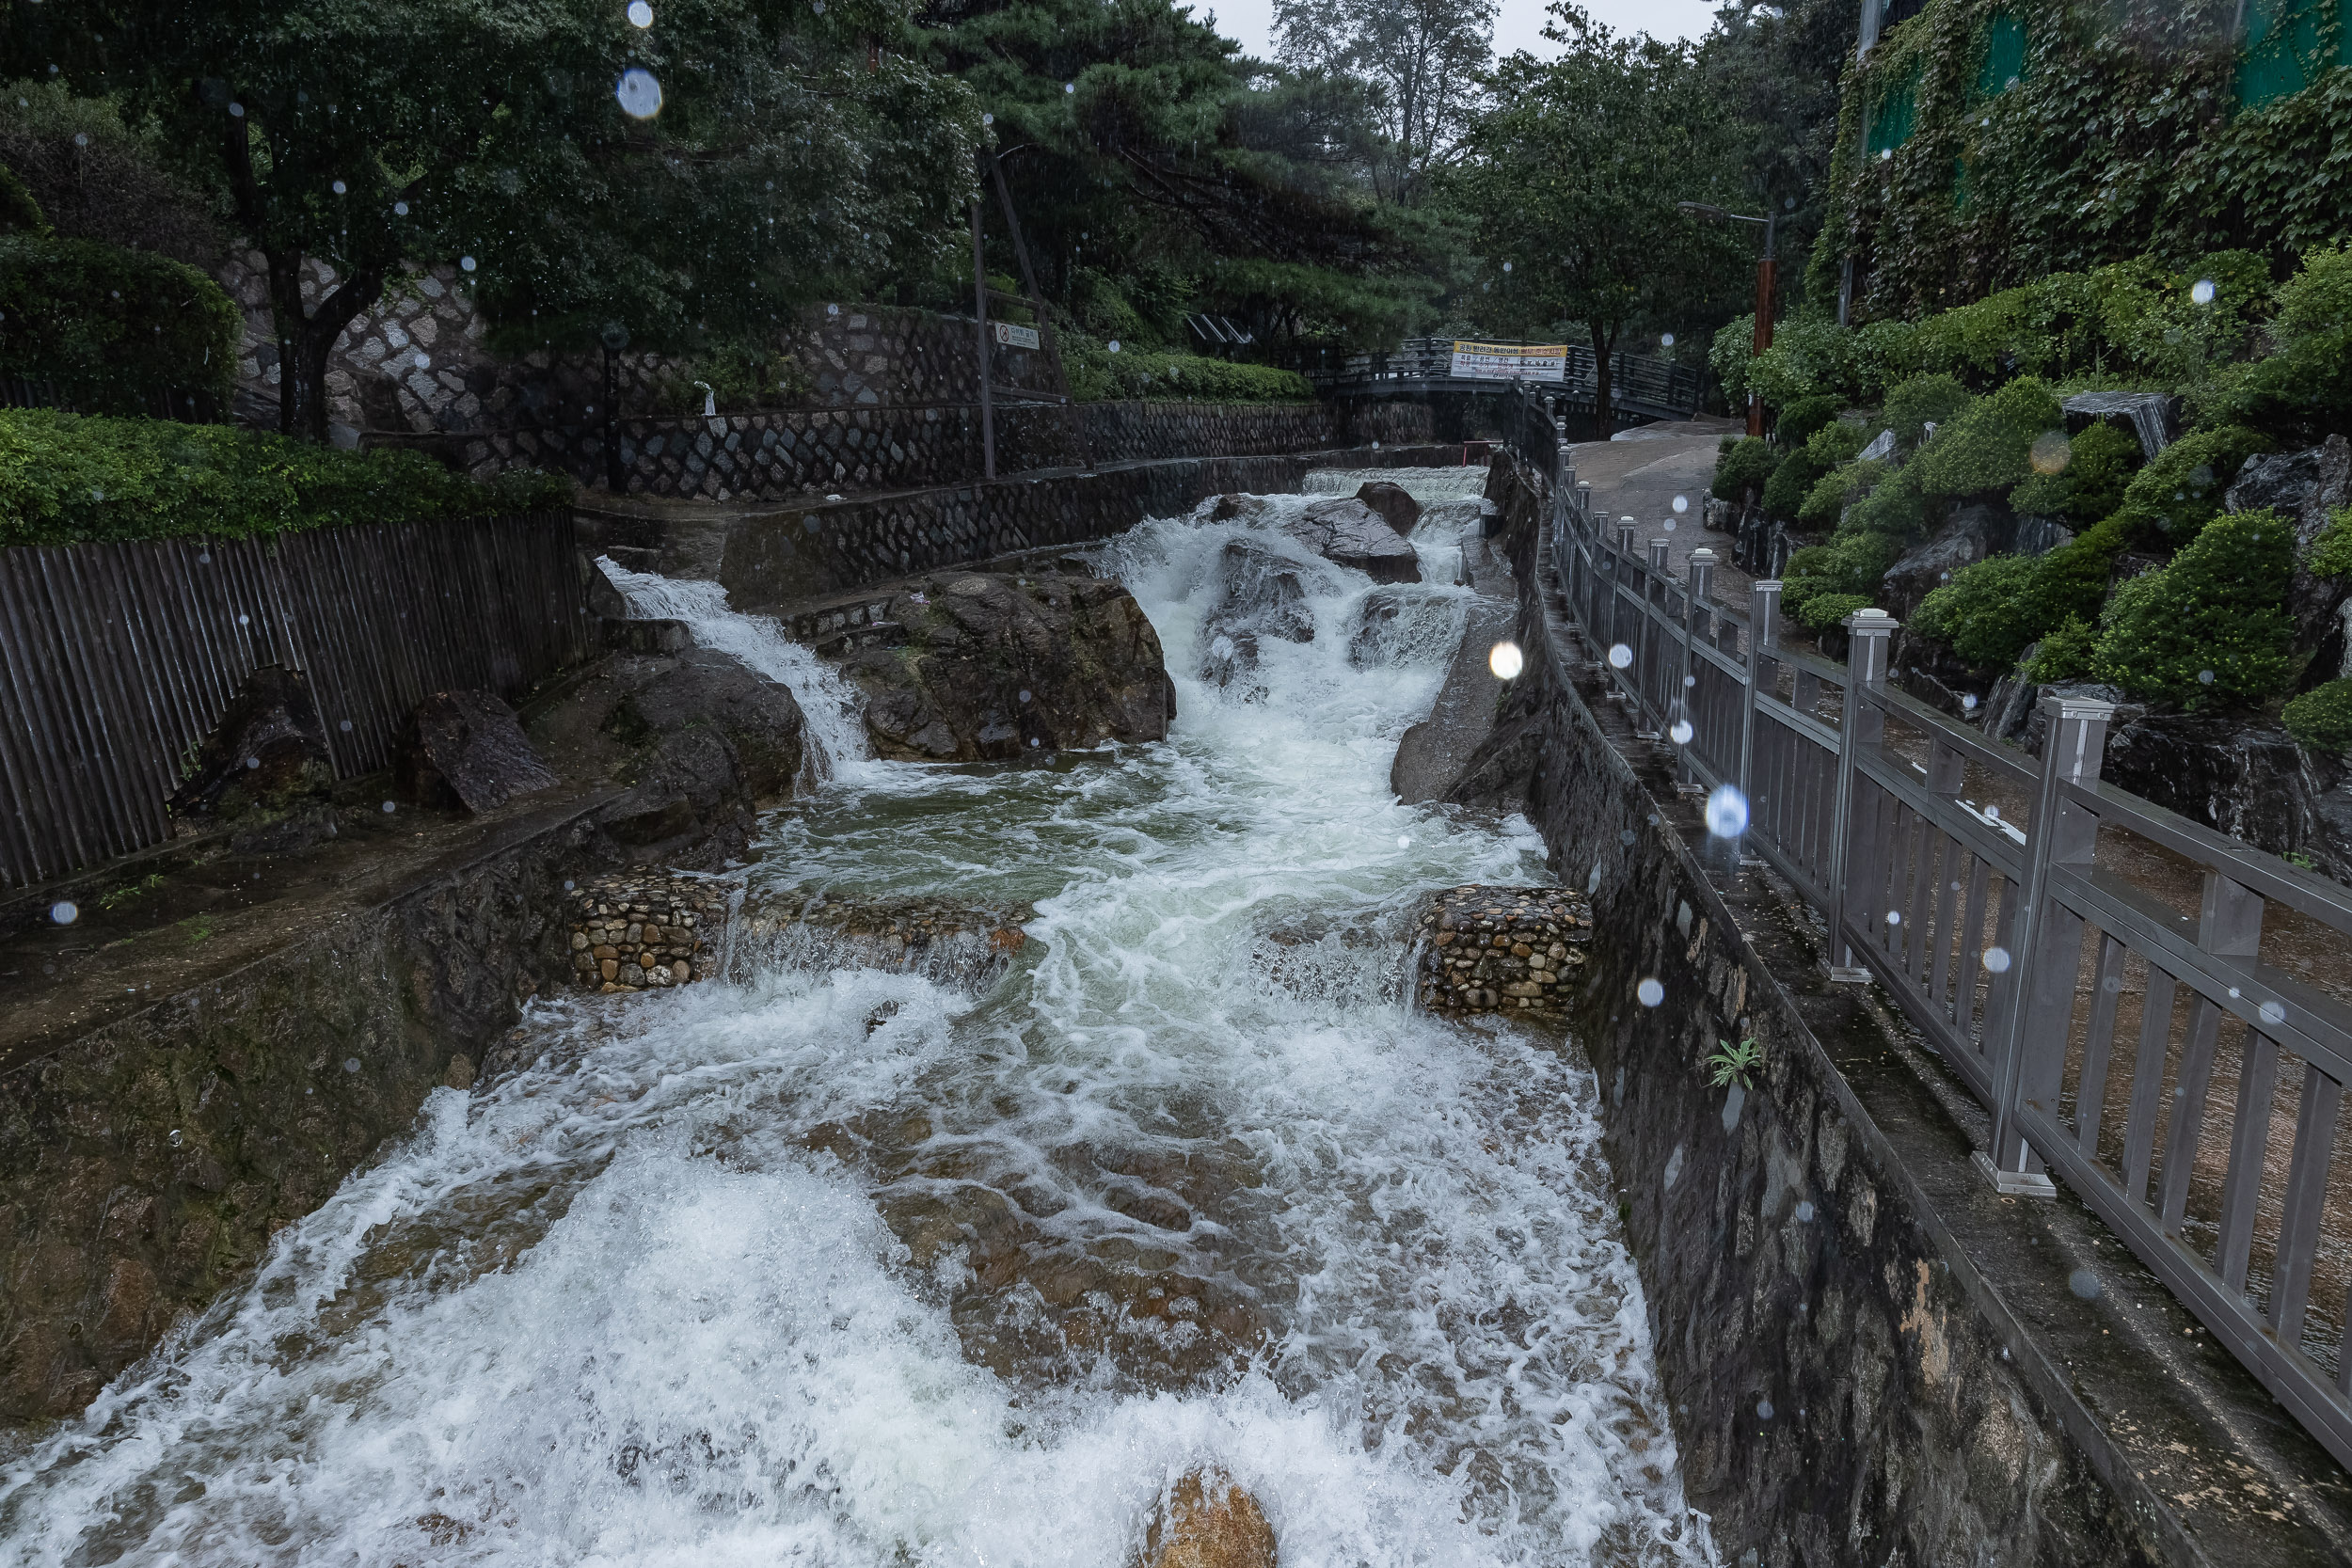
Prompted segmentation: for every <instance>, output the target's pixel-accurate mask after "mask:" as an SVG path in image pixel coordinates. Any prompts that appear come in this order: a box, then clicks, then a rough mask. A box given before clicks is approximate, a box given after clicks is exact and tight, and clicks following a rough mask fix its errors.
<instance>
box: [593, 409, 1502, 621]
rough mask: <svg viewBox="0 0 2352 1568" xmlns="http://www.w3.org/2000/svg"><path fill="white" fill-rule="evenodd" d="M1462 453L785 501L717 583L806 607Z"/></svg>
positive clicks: (633, 541)
mask: <svg viewBox="0 0 2352 1568" xmlns="http://www.w3.org/2000/svg"><path fill="white" fill-rule="evenodd" d="M1460 453H1461V449H1460V448H1459V447H1435V448H1430V447H1402V446H1391V447H1384V448H1383V449H1382V450H1381V451H1372V450H1371V449H1370V448H1365V447H1359V448H1351V449H1345V450H1341V451H1304V452H1288V453H1281V454H1277V455H1267V456H1258V457H1204V458H1195V459H1190V460H1173V461H1168V462H1164V463H1152V464H1138V465H1136V466H1133V467H1106V468H1103V469H1100V470H1096V471H1090V472H1082V473H1063V474H1043V475H1034V476H1025V475H1013V476H1010V477H1007V478H1003V479H999V480H997V481H996V482H995V483H977V484H953V485H941V486H937V487H934V488H931V489H927V490H920V491H914V492H912V493H907V494H893V495H884V496H876V497H872V498H870V499H868V498H857V497H852V498H850V499H847V500H843V501H836V502H832V503H825V502H817V503H813V504H803V505H802V506H799V507H780V508H777V509H775V510H772V511H767V512H762V513H759V514H757V515H751V516H745V517H739V518H737V519H735V520H733V521H731V522H729V523H728V524H727V525H726V533H725V539H724V544H723V549H722V551H721V558H720V566H719V580H720V581H721V583H723V585H724V586H725V588H726V590H727V594H728V597H729V602H730V603H732V604H734V605H737V606H739V607H741V608H746V609H749V608H764V607H769V606H775V605H790V604H796V603H799V602H801V601H803V600H807V599H813V598H816V597H818V595H820V594H834V593H839V592H842V591H843V590H847V589H851V588H859V587H863V586H865V585H866V584H868V583H875V582H882V581H885V580H887V579H889V578H899V577H906V576H909V575H911V574H913V573H915V572H928V571H935V570H937V569H939V568H941V567H944V566H954V565H961V564H962V563H964V562H975V561H988V560H993V559H994V558H996V557H998V556H1006V555H1012V554H1016V553H1018V552H1020V551H1022V550H1034V549H1043V548H1045V547H1047V546H1057V545H1081V544H1089V543H1091V542H1093V541H1095V540H1098V539H1107V538H1109V537H1110V536H1111V535H1113V534H1115V533H1118V532H1120V531H1123V530H1126V529H1129V528H1133V527H1134V526H1135V525H1136V523H1138V522H1140V521H1142V520H1143V519H1144V518H1146V517H1173V516H1180V515H1183V514H1184V513H1186V512H1189V511H1190V510H1191V509H1192V508H1193V507H1194V506H1195V505H1196V504H1198V503H1199V502H1200V500H1201V499H1204V498H1206V497H1209V496H1215V495H1221V494H1224V493H1226V492H1228V491H1248V492H1250V493H1253V494H1261V495H1263V494H1272V493H1277V492H1289V491H1295V490H1296V489H1297V488H1298V487H1299V485H1300V483H1302V482H1303V480H1304V479H1305V477H1306V474H1307V471H1308V469H1310V468H1318V467H1380V466H1385V465H1388V464H1446V463H1452V462H1455V461H1457V460H1458V459H1459V457H1460ZM580 530H581V532H580V538H581V541H582V543H583V544H585V545H587V546H590V547H592V548H599V549H600V548H606V547H609V546H612V545H620V546H628V547H636V548H645V547H653V548H659V547H660V543H661V541H660V537H659V531H658V529H655V530H650V531H648V530H646V529H645V528H644V524H643V523H642V521H641V520H639V519H635V518H630V517H626V516H620V515H611V516H608V515H603V514H599V513H597V512H596V511H594V510H593V509H584V510H583V511H582V512H581V513H580Z"/></svg>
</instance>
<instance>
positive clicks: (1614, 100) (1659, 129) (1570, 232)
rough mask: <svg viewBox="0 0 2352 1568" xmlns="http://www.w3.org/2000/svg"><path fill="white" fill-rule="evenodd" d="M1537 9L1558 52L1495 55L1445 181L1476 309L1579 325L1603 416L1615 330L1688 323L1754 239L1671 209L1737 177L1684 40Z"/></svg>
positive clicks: (1726, 124) (1712, 196)
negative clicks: (1490, 78)
mask: <svg viewBox="0 0 2352 1568" xmlns="http://www.w3.org/2000/svg"><path fill="white" fill-rule="evenodd" d="M1551 14H1552V18H1553V20H1552V22H1551V24H1549V26H1547V27H1546V29H1545V36H1546V37H1547V38H1549V39H1550V40H1554V41H1555V42H1557V43H1559V44H1560V45H1561V48H1562V52H1561V54H1560V55H1559V57H1558V58H1556V59H1552V60H1538V59H1536V58H1535V57H1534V56H1533V55H1529V54H1526V53H1524V52H1521V53H1518V54H1516V55H1512V56H1511V57H1510V58H1508V59H1506V60H1504V61H1502V64H1501V65H1500V66H1499V67H1498V68H1497V71H1496V82H1495V96H1496V100H1497V103H1498V107H1497V108H1496V109H1495V110H1494V112H1492V113H1491V114H1489V115H1487V116H1486V118H1485V119H1481V120H1480V121H1479V122H1478V124H1477V125H1476V126H1474V127H1473V128H1472V130H1471V131H1470V135H1469V137H1468V138H1467V150H1468V154H1469V156H1468V158H1467V160H1466V162H1465V164H1464V166H1463V169H1462V171H1461V174H1460V176H1459V177H1458V179H1457V180H1456V181H1455V182H1454V189H1455V191H1456V193H1457V198H1458V199H1459V200H1460V201H1461V202H1462V204H1463V205H1464V206H1465V208H1467V209H1468V210H1469V211H1470V213H1472V214H1475V215H1476V223H1477V226H1478V238H1479V249H1480V251H1481V253H1482V257H1483V261H1484V264H1485V266H1486V282H1487V285H1488V288H1489V292H1490V297H1491V299H1492V301H1493V303H1492V306H1491V307H1490V313H1491V314H1492V315H1493V316H1494V317H1495V318H1496V319H1497V321H1498V322H1499V323H1500V324H1502V325H1507V326H1511V327H1515V328H1517V329H1518V330H1519V331H1522V332H1527V333H1532V334H1542V333H1548V332H1550V331H1553V330H1556V329H1558V327H1559V326H1561V325H1573V326H1575V327H1576V328H1578V329H1579V330H1581V332H1582V333H1583V334H1584V335H1585V337H1586V338H1587V340H1588V341H1590V342H1591V344H1592V347H1593V351H1594V353H1595V354H1596V355H1597V356H1598V357H1599V360H1600V364H1601V368H1602V375H1603V380H1602V383H1601V388H1600V392H1601V416H1602V419H1603V420H1604V421H1605V420H1606V419H1607V417H1608V406H1609V403H1608V399H1609V395H1610V387H1609V383H1608V379H1607V368H1608V363H1609V356H1610V354H1611V353H1612V352H1613V351H1614V350H1616V349H1617V348H1618V347H1619V346H1620V340H1621V339H1622V338H1623V337H1624V335H1625V334H1626V333H1627V331H1628V330H1629V329H1634V328H1640V329H1644V330H1650V329H1658V328H1672V327H1674V326H1677V325H1681V326H1683V327H1684V328H1685V330H1686V331H1687V330H1688V327H1689V325H1690V316H1691V314H1692V307H1693V302H1694V301H1696V300H1703V299H1704V298H1705V297H1706V295H1707V294H1708V293H1709V292H1710V291H1711V290H1712V289H1714V288H1716V287H1717V286H1719V285H1720V281H1721V279H1722V278H1723V277H1724V276H1726V275H1727V274H1736V272H1737V270H1738V269H1739V267H1740V264H1741V262H1742V260H1743V259H1744V258H1746V257H1748V256H1752V255H1753V241H1752V240H1751V239H1750V238H1749V237H1748V236H1747V235H1746V234H1745V232H1744V231H1741V230H1730V229H1727V228H1724V227H1719V226H1715V225H1710V224H1708V223H1707V222H1705V221H1704V220H1702V219H1700V218H1697V217H1694V216H1692V215H1690V214H1684V213H1682V212H1680V211H1678V210H1677V202H1681V201H1715V200H1722V199H1724V198H1727V197H1731V193H1732V192H1733V191H1735V190H1736V189H1737V185H1736V179H1737V171H1736V163H1735V157H1734V149H1735V146H1736V137H1735V135H1734V131H1733V127H1732V124H1731V122H1730V120H1729V119H1728V117H1727V115H1726V114H1725V113H1724V110H1723V108H1722V106H1721V105H1720V103H1718V102H1717V98H1716V95H1715V93H1714V92H1713V90H1712V88H1711V87H1710V85H1709V83H1708V79H1707V75H1706V73H1705V71H1703V70H1702V69H1701V67H1700V64H1699V61H1698V58H1697V54H1696V51H1695V50H1693V49H1692V47H1690V46H1689V45H1685V44H1669V43H1661V42H1660V41H1659V40H1656V39H1652V38H1649V37H1647V36H1646V35H1635V36H1633V37H1625V36H1622V35H1618V34H1615V33H1613V32H1611V31H1610V30H1609V29H1608V28H1607V27H1604V26H1602V25H1600V24H1597V23H1596V22H1594V21H1593V20H1592V19H1591V18H1590V17H1589V16H1587V15H1586V14H1585V13H1584V12H1583V11H1582V10H1581V9H1579V8H1577V7H1576V6H1574V5H1572V4H1568V3H1566V0H1556V3H1555V4H1554V5H1553V6H1552V8H1551ZM1731 198H1732V199H1736V197H1731Z"/></svg>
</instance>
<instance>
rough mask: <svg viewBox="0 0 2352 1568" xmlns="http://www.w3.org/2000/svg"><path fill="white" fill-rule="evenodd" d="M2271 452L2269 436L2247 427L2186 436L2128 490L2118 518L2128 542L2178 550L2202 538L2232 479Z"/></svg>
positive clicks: (2141, 470)
mask: <svg viewBox="0 0 2352 1568" xmlns="http://www.w3.org/2000/svg"><path fill="white" fill-rule="evenodd" d="M2271 450H2272V447H2271V442H2270V438H2269V437H2268V436H2264V435H2263V434H2262V433H2261V432H2259V431H2254V430H2249V429H2247V428H2246V427H2245V426H2243V425H2225V426H2222V427H2221V428H2219V429H2215V430H2200V431H2195V432H2192V433H2191V434H2189V435H2187V436H2183V437H2181V439H2179V440H2177V441H2175V442H2173V443H2172V444H2171V445H2170V446H2169V447H2167V448H2165V449H2164V451H2160V452H2158V453H2157V454H2156V458H2155V461H2154V462H2153V463H2151V464H2149V465H2148V466H2147V467H2144V468H2142V469H2140V471H2139V472H2138V473H2137V475H2135V476H2133V479H2132V482H2131V483H2129V484H2128V485H2126V486H2125V487H2124V490H2123V504H2122V507H2120V508H2119V509H2118V510H2117V512H2116V515H2117V516H2118V517H2119V518H2120V519H2121V520H2122V524H2123V528H2124V531H2125V534H2124V536H2125V538H2126V539H2127V540H2134V541H2142V542H2146V543H2150V544H2168V545H2170V546H2175V547H2178V546H2182V545H2185V544H2186V543H2188V541H2190V540H2191V539H2194V538H2196V537H2197V532H2198V531H2199V530H2200V529H2201V528H2203V527H2204V526H2205V524H2206V522H2207V520H2208V519H2210V518H2211V517H2213V516H2214V515H2215V514H2217V513H2218V512H2219V511H2220V510H2221V500H2222V495H2223V493H2224V492H2225V491H2227V490H2228V489H2229V487H2230V481H2232V480H2233V479H2235V478H2236V477H2237V471H2238V469H2240V468H2241V467H2245V465H2246V460H2247V459H2248V458H2249V457H2250V456H2252V455H2253V454H2254V453H2256V452H2264V451H2271Z"/></svg>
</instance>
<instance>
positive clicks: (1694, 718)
mask: <svg viewBox="0 0 2352 1568" xmlns="http://www.w3.org/2000/svg"><path fill="white" fill-rule="evenodd" d="M1690 566H1691V585H1690V588H1689V590H1688V592H1687V593H1686V594H1684V596H1683V600H1682V668H1681V670H1680V671H1679V672H1678V673H1677V675H1676V678H1675V684H1674V689H1673V692H1672V696H1671V700H1670V701H1669V702H1668V703H1667V704H1666V713H1667V717H1668V719H1669V720H1672V719H1674V718H1675V717H1676V716H1677V715H1678V716H1679V717H1680V719H1681V721H1682V722H1683V723H1685V724H1688V725H1690V726H1691V738H1690V739H1688V740H1685V741H1677V742H1676V744H1677V745H1678V746H1680V747H1681V748H1682V757H1681V774H1682V782H1683V783H1684V784H1695V783H1696V782H1697V778H1698V775H1697V774H1696V773H1694V772H1693V771H1692V768H1691V762H1690V756H1691V748H1692V747H1693V746H1695V745H1697V744H1698V705H1697V704H1696V703H1694V702H1692V700H1691V698H1692V686H1693V678H1694V677H1693V674H1692V670H1693V663H1692V660H1693V659H1694V657H1696V656H1694V655H1693V654H1692V651H1691V646H1692V643H1694V642H1696V641H1698V635H1699V622H1701V621H1702V620H1704V619H1706V617H1707V615H1708V610H1709V606H1710V603H1711V600H1712V597H1713V594H1714V592H1715V552H1714V551H1713V550H1710V549H1708V547H1707V546H1704V545H1702V546H1699V547H1698V548H1697V549H1695V550H1692V552H1691V561H1690ZM1667 733H1668V734H1669V735H1671V734H1672V733H1673V731H1672V730H1671V729H1670V730H1669V731H1668V732H1667Z"/></svg>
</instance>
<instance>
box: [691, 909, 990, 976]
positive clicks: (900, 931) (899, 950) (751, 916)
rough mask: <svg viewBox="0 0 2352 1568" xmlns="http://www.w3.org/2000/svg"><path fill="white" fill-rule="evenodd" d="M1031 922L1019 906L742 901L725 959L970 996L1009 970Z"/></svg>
mask: <svg viewBox="0 0 2352 1568" xmlns="http://www.w3.org/2000/svg"><path fill="white" fill-rule="evenodd" d="M1036 918H1037V911H1034V910H1032V909H1030V908H1029V907H1028V906H1027V905H1025V904H1011V905H1004V906H999V907H980V906H977V905H956V904H942V903H938V902H935V901H933V900H930V899H923V898H899V899H883V900H863V899H844V898H834V897H829V896H826V895H816V896H815V897H811V896H808V895H803V894H798V893H783V894H770V895H762V896H759V897H755V898H752V899H747V900H746V901H745V903H744V906H743V909H742V911H741V912H740V914H739V916H738V917H737V919H736V923H735V942H734V948H733V951H735V952H737V953H739V954H740V955H742V961H743V962H744V963H745V964H747V965H755V966H761V967H777V966H789V967H793V968H800V969H815V970H832V969H885V970H891V971H895V972H898V973H901V974H920V975H922V976H924V977H925V978H926V979H929V980H931V981H934V982H936V983H937V984H940V985H944V986H950V987H953V988H955V989H957V990H963V991H968V992H971V993H973V994H976V995H977V994H978V993H980V992H982V991H985V990H989V989H990V988H991V987H993V986H994V985H995V984H996V982H997V981H998V980H999V979H1002V978H1003V977H1004V975H1005V974H1006V972H1007V971H1008V970H1009V969H1010V968H1011V967H1012V963H1013V960H1014V959H1015V958H1018V957H1019V956H1020V953H1021V949H1022V947H1023V945H1024V944H1025V943H1026V942H1027V941H1028V936H1027V933H1026V932H1025V931H1024V930H1023V929H1022V927H1024V926H1025V925H1026V924H1027V923H1028V922H1029V921H1031V920H1034V919H1036Z"/></svg>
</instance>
